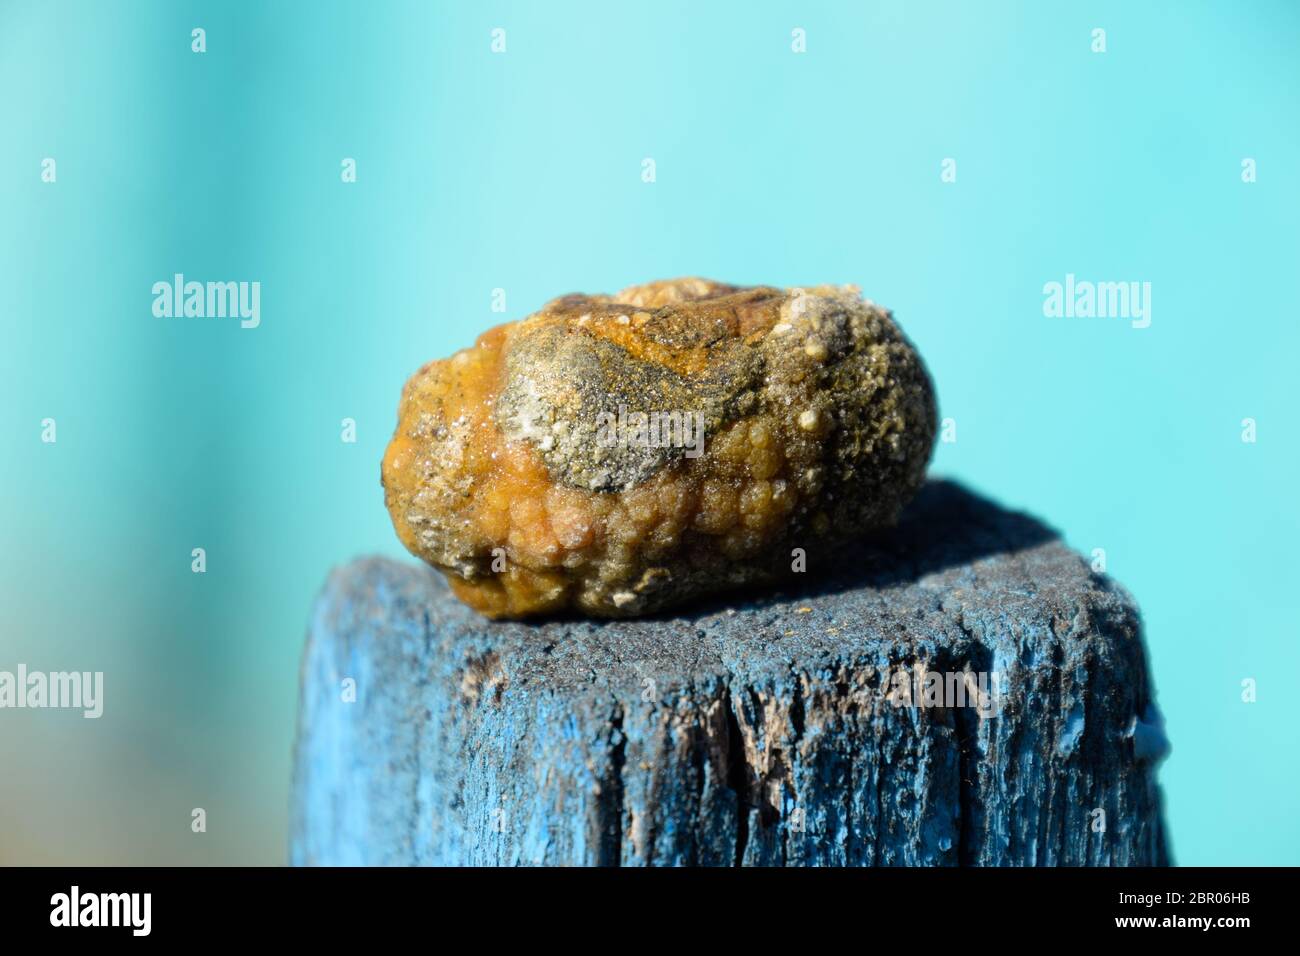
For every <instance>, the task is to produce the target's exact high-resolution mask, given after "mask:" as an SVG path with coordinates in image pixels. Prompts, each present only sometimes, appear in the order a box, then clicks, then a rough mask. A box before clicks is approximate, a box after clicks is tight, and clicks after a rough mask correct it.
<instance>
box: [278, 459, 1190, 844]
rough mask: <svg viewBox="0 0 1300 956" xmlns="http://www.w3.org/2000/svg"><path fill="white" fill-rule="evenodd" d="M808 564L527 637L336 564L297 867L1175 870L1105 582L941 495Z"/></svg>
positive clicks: (312, 698)
mask: <svg viewBox="0 0 1300 956" xmlns="http://www.w3.org/2000/svg"><path fill="white" fill-rule="evenodd" d="M807 566H808V570H807V574H806V581H807V584H806V586H805V587H804V588H803V589H800V590H797V591H796V590H793V589H788V590H787V591H786V592H785V593H782V594H766V595H764V594H758V595H753V594H750V595H737V596H734V597H732V598H731V599H730V601H722V602H717V603H714V604H711V605H708V606H703V607H699V608H695V609H692V610H691V611H690V612H686V613H682V614H679V615H674V616H665V617H661V618H653V619H645V620H629V621H591V620H585V619H584V620H579V619H566V620H558V621H550V622H546V623H541V624H536V623H534V624H526V623H494V622H489V621H487V620H485V619H483V618H482V617H479V616H478V615H476V614H475V613H474V612H472V611H470V610H468V609H467V608H465V607H464V606H462V605H461V604H460V603H459V602H457V601H456V600H455V599H454V598H453V597H451V596H450V594H449V592H448V589H447V586H446V584H445V583H444V582H443V580H442V578H441V576H440V575H439V574H437V573H436V572H433V571H431V570H429V569H428V568H425V567H423V566H419V565H415V564H407V563H399V562H394V561H391V560H387V559H382V558H371V559H366V560H360V561H357V562H355V563H353V564H350V565H348V566H346V567H344V568H341V569H339V570H336V571H335V572H334V573H333V574H332V575H331V577H330V579H329V581H328V583H327V584H326V586H325V589H324V591H323V593H322V594H321V596H320V598H319V600H318V602H317V604H316V607H315V609H314V612H313V615H312V619H311V624H310V628H309V633H308V640H307V647H306V650H305V653H304V656H303V663H302V697H301V704H300V713H299V728H298V742H297V747H296V755H295V779H294V790H293V821H292V836H291V850H290V857H291V860H292V862H293V863H295V864H401V865H405V864H451V865H480V864H487V865H517V864H522V865H532V864H547V865H549V864H571V865H573V864H576V865H591V864H597V865H623V866H637V865H722V866H731V865H736V864H745V865H786V866H825V865H848V866H870V865H1020V864H1040V865H1067V864H1076V865H1077V864H1085V865H1163V864H1165V863H1167V862H1168V855H1167V849H1166V840H1165V835H1164V829H1163V826H1162V821H1161V813H1160V796H1159V791H1158V789H1157V786H1156V783H1155V766H1156V764H1157V763H1158V762H1159V760H1160V758H1161V757H1163V756H1164V753H1165V752H1166V751H1167V749H1168V745H1167V743H1166V742H1165V739H1164V735H1163V732H1162V729H1161V725H1162V722H1161V720H1160V718H1159V713H1158V711H1157V710H1156V708H1155V705H1154V700H1153V694H1152V690H1151V685H1150V681H1149V677H1148V672H1147V666H1146V659H1145V653H1144V650H1143V646H1142V641H1141V635H1140V623H1139V618H1138V614H1137V611H1136V609H1135V606H1134V603H1133V601H1132V599H1131V598H1130V597H1129V596H1128V594H1127V592H1125V591H1124V590H1123V588H1121V587H1120V586H1119V585H1118V584H1116V583H1115V582H1114V581H1112V580H1110V579H1109V578H1107V577H1105V576H1104V575H1100V574H1096V573H1094V572H1093V571H1092V570H1091V568H1090V567H1089V565H1088V564H1087V563H1086V562H1085V560H1084V559H1083V558H1081V557H1080V556H1079V555H1077V554H1075V553H1073V552H1071V551H1070V550H1068V549H1067V548H1066V547H1065V546H1064V545H1062V543H1061V542H1060V541H1059V539H1058V538H1057V537H1056V535H1055V534H1054V533H1052V532H1051V531H1050V530H1049V529H1047V528H1046V527H1045V526H1043V525H1042V524H1040V523H1039V522H1037V521H1035V520H1033V519H1032V518H1029V517H1026V516H1024V515H1020V514H1015V513H1011V512H1008V511H1005V510H1003V509H1001V508H998V507H997V506H995V505H993V504H992V503H990V502H988V501H986V500H983V499H981V498H978V497H976V496H974V495H972V494H971V493H969V492H967V491H965V490H963V489H962V488H960V487H959V486H957V485H954V484H951V483H948V482H931V483H930V484H929V485H927V486H926V488H925V489H924V490H923V491H922V493H921V495H920V497H919V498H918V500H917V501H916V502H915V503H914V504H913V505H912V506H911V508H909V510H908V511H907V513H906V515H905V516H904V519H903V521H902V523H901V524H900V526H899V527H898V528H897V529H896V530H894V531H893V532H890V533H889V534H888V535H886V536H884V537H883V538H881V539H879V540H877V541H874V542H872V543H870V544H864V546H863V547H862V548H861V549H860V551H859V552H858V553H856V554H853V555H849V556H840V557H837V558H834V559H831V558H830V557H829V556H827V557H826V558H825V559H824V560H823V559H822V558H821V556H819V555H818V554H817V552H816V551H815V549H812V548H811V546H810V550H809V552H808V554H807ZM934 675H938V678H937V680H938V684H937V686H936V677H935V676H934ZM961 689H964V690H965V697H964V699H962V697H961ZM981 691H982V692H983V696H981Z"/></svg>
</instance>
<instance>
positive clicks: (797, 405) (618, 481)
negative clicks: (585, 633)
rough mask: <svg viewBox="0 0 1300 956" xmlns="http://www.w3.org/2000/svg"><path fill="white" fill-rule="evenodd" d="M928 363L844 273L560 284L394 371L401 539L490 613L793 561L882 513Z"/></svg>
mask: <svg viewBox="0 0 1300 956" xmlns="http://www.w3.org/2000/svg"><path fill="white" fill-rule="evenodd" d="M935 427H936V413H935V403H934V393H933V388H932V385H931V383H930V379H929V376H928V375H927V373H926V371H925V368H924V366H923V364H922V362H921V360H920V357H919V356H918V354H917V353H916V351H915V349H914V348H913V347H912V346H911V344H910V343H909V342H908V341H907V340H906V339H905V338H904V337H903V335H902V333H901V332H900V331H899V329H898V327H897V326H896V325H895V324H894V322H893V320H892V318H891V317H890V315H889V313H888V312H886V311H885V310H883V309H881V308H879V307H877V306H875V305H873V304H871V303H869V302H864V301H862V299H861V298H860V296H859V295H858V293H857V290H856V289H853V288H851V287H835V286H818V287H815V288H808V289H791V290H784V291H783V290H780V289H776V288H771V287H766V286H760V287H754V288H739V287H736V286H729V285H724V284H722V283H717V282H710V281H708V280H704V279H678V280H672V281H666V282H655V283H650V284H648V285H642V286H634V287H632V288H629V289H625V290H623V291H622V292H620V293H618V294H617V295H613V296H607V295H594V296H585V295H569V296H564V297H562V298H559V299H555V300H554V301H552V302H550V303H548V304H547V305H546V306H545V307H544V308H543V309H542V310H541V311H540V312H537V313H535V314H534V315H531V316H529V317H528V318H526V319H523V320H521V321H519V322H513V323H509V324H507V325H502V326H498V327H497V328H494V329H491V330H490V331H488V332H485V333H484V334H483V335H482V336H480V338H479V340H478V342H477V343H476V344H475V345H474V346H473V347H472V348H468V349H464V350H462V351H460V352H458V353H456V354H455V355H453V356H452V357H451V358H449V359H445V360H442V361H436V362H431V363H429V364H428V365H425V366H424V367H423V368H421V369H420V370H419V371H418V372H417V373H416V374H415V375H414V376H413V377H412V378H411V379H410V381H409V382H407V384H406V387H405V389H404V390H403V393H402V400H401V404H400V406H399V409H398V425H397V431H396V433H395V434H394V436H393V440H392V442H391V443H390V445H389V446H388V450H387V453H386V454H385V455H384V462H383V484H384V489H385V500H386V503H387V505H388V510H389V512H390V514H391V515H392V519H393V525H394V527H395V528H396V530H397V533H398V536H399V537H400V538H401V540H402V543H403V544H405V545H406V547H407V548H408V549H410V551H411V552H412V553H414V554H416V555H418V556H419V557H421V558H423V559H424V560H425V561H427V562H429V563H430V564H431V565H433V566H434V567H437V568H439V569H441V570H442V571H443V572H445V573H446V574H447V576H448V578H449V580H450V582H451V585H452V589H453V590H454V592H455V593H456V594H457V595H458V596H459V597H460V598H461V599H462V600H464V601H465V602H466V603H468V604H470V605H471V606H472V607H474V608H476V609H477V610H479V611H481V612H482V613H484V614H486V615H488V616H490V617H523V616H527V615H532V614H539V613H546V612H554V611H560V610H563V609H566V608H576V609H579V610H581V611H584V612H586V613H588V614H593V615H598V616H609V617H622V616H629V615H635V614H644V613H648V612H651V611H655V610H660V609H663V608H666V607H669V606H671V605H675V604H678V603H681V602H682V601H685V600H688V599H690V598H693V597H697V596H699V595H702V594H705V593H709V592H715V591H721V590H724V589H727V588H733V587H740V586H745V585H750V584H755V583H764V582H770V581H773V580H776V579H778V578H780V577H781V576H783V575H785V574H788V573H790V570H791V566H792V563H793V561H794V557H793V556H792V552H793V549H795V548H804V549H805V550H807V551H809V552H810V553H814V554H822V555H824V554H826V553H828V552H829V550H830V549H832V548H834V547H835V546H836V545H837V544H841V543H843V542H844V541H846V540H848V539H850V538H853V537H856V536H859V535H861V534H863V533H864V532H867V531H869V530H870V529H872V528H875V527H880V526H883V525H888V524H891V523H892V522H893V521H895V520H896V518H897V516H898V513H899V511H900V510H901V508H902V507H903V505H905V504H906V503H907V501H909V500H910V499H911V497H912V496H913V494H914V493H915V492H916V490H917V489H918V488H919V487H920V485H921V482H922V480H923V479H924V476H925V469H926V466H927V464H928V461H929V458H930V453H931V449H932V447H933V442H934V434H935Z"/></svg>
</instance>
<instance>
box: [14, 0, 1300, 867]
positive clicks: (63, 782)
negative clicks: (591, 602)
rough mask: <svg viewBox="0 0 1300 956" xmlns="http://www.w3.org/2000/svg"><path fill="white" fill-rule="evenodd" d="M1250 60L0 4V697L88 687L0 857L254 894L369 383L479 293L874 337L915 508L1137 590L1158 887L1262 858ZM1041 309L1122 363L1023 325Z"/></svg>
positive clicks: (1287, 337) (435, 14) (1215, 52)
mask: <svg viewBox="0 0 1300 956" xmlns="http://www.w3.org/2000/svg"><path fill="white" fill-rule="evenodd" d="M193 27H203V28H205V29H206V31H207V52H206V53H204V54H202V55H198V54H194V53H192V52H191V49H190V43H191V38H190V31H191V29H192V28H193ZM494 27H503V28H505V29H506V31H507V34H506V36H507V52H506V53H505V54H503V55H494V54H492V53H491V51H490V48H489V44H490V36H489V33H490V31H491V30H492V28H494ZM795 27H802V28H804V29H805V30H806V31H807V44H808V49H807V52H806V53H804V54H801V55H800V54H794V53H792V52H791V47H790V43H791V30H792V29H793V28H795ZM1094 27H1102V28H1104V29H1105V30H1106V31H1107V47H1108V49H1107V52H1106V53H1104V54H1094V53H1092V52H1091V49H1090V46H1091V42H1092V38H1091V30H1092V29H1093V28H1094ZM1298 40H1300V5H1297V4H1293V3H1264V2H1256V3H1250V4H1242V3H1233V2H1227V0H1224V2H1216V3H1209V2H1189V3H1174V2H1169V3H1156V2H1149V3H1140V4H1137V3H1113V4H1108V3H1089V4H1086V5H1084V4H1063V3H1000V4H992V5H986V4H979V5H976V4H961V3H916V2H911V3H902V2H899V3H877V2H870V3H847V2H846V3H820V4H798V5H795V4H789V3H756V2H753V0H744V2H734V3H699V2H661V0H656V2H653V3H645V4H626V5H624V4H619V5H615V4H610V3H596V2H592V3H581V4H578V3H515V4H492V3H469V2H464V3H451V2H446V3H421V4H402V5H396V4H389V3H338V2H311V3H306V2H303V3H288V2H277V3H266V4H253V3H222V4H212V3H198V2H195V3H171V2H168V3H164V2H156V3H146V2H128V3H116V4H113V3H91V2H85V3H61V2H12V0H4V2H0V91H2V92H0V144H2V146H0V223H2V225H3V228H2V229H0V242H3V246H2V247H0V252H3V256H2V257H0V322H2V323H3V338H2V339H0V341H2V342H3V346H2V347H0V448H2V454H0V475H2V476H3V490H4V493H3V496H0V540H3V542H4V546H3V548H2V549H0V587H2V589H3V591H2V594H3V600H2V601H0V669H10V670H12V669H14V668H15V667H16V665H17V664H18V663H20V662H21V663H26V664H27V665H28V666H29V667H30V668H33V669H42V670H63V669H76V670H102V671H104V672H105V684H106V688H105V698H106V699H105V714H104V716H103V717H102V718H101V719H100V720H98V721H91V720H84V719H82V718H81V716H80V714H79V713H71V712H61V711H48V710H47V711H30V710H29V711H12V710H7V711H0V768H2V769H0V820H2V821H3V825H2V826H0V862H6V863H16V862H23V863H47V862H48V863H111V862H122V863H128V862H129V863H163V862H183V863H234V862H255V863H280V862H283V861H284V859H285V839H286V820H287V802H288V782H289V756H290V747H291V742H292V735H293V722H294V715H295V707H296V693H297V689H296V678H297V662H298V656H299V652H300V649H301V643H302V638H303V634H304V628H305V625H306V621H307V613H308V608H309V605H310V602H311V600H312V598H313V595H314V594H315V593H316V591H317V590H318V588H319V587H320V585H321V583H322V581H323V579H324V576H325V574H326V572H327V571H328V569H329V568H330V567H331V566H333V565H336V564H339V563H342V562H344V561H346V560H348V559H349V558H351V557H353V556H354V555H358V554H363V553H367V552H383V553H387V554H391V555H400V554H404V552H403V551H402V549H401V547H400V545H399V544H398V543H397V541H396V539H395V537H394V535H393V532H392V529H391V526H390V524H389V521H388V517H387V514H386V513H385V511H384V508H383V503H382V494H381V490H380V487H379V460H380V457H381V455H382V452H383V448H384V446H385V444H386V442H387V440H388V437H389V435H390V433H391V431H392V428H393V425H394V421H395V417H394V415H395V409H396V404H397V398H398V393H399V390H400V387H401V385H402V383H403V381H404V380H405V378H406V377H407V376H408V375H409V374H410V373H411V372H412V371H414V369H415V368H416V367H417V366H419V365H420V364H422V363H423V362H424V361H426V360H427V359H430V358H434V357H439V356H443V355H446V354H448V353H450V352H451V351H453V350H454V349H456V348H459V347H461V346H464V345H467V344H469V343H470V342H472V340H473V338H474V337H475V336H476V335H477V334H478V333H479V332H481V331H482V330H484V329H485V328H487V327H489V326H490V325H493V324H495V323H496V322H498V321H500V320H501V319H502V318H503V316H501V315H497V314H494V313H493V312H492V311H491V308H490V306H491V294H492V290H493V289H494V288H498V287H499V288H503V289H505V290H506V295H507V306H508V310H507V315H506V316H505V317H508V318H517V317H520V316H522V315H524V314H526V313H527V312H529V311H531V310H533V309H535V308H537V307H538V306H540V305H541V304H542V303H543V302H544V301H545V300H547V299H549V298H551V297H552V296H554V295H557V294H560V293H564V292H569V291H575V290H586V291H612V290H616V289H618V288H620V287H622V286H624V285H627V284H630V283H633V282H637V281H642V280H647V279H652V278H661V277H668V276H675V275H680V274H701V275H706V276H711V277H715V278H719V279H725V280H728V281H732V282H739V283H760V282H763V283H773V284H783V285H798V284H812V283H820V282H855V283H858V284H860V285H861V286H862V287H863V289H864V291H865V293H866V294H867V295H868V296H870V297H871V298H873V299H875V300H876V301H878V302H881V303H882V304H885V305H888V306H889V307H890V308H892V309H894V310H895V312H896V315H897V317H898V319H899V321H900V322H901V323H902V325H903V327H904V328H905V330H906V331H907V333H908V334H909V335H910V336H911V337H912V338H913V340H914V341H915V342H916V343H917V345H918V346H919V347H920V348H921V350H922V352H923V353H924V355H925V357H926V359H927V361H928V363H929V366H930V369H931V371H932V373H933V375H934V377H935V379H936V381H937V383H938V388H939V393H940V401H941V408H942V414H943V415H944V416H948V417H951V418H953V419H955V421H956V422H957V429H958V431H957V436H958V440H957V441H956V442H955V443H952V444H945V445H941V446H940V447H939V449H938V452H937V455H936V460H935V465H934V470H935V472H936V473H941V474H947V475H952V476H956V477H958V478H960V479H962V480H964V481H966V482H968V483H969V484H971V485H972V486H973V487H975V488H976V489H978V490H980V491H982V492H984V493H986V494H989V495H991V496H993V497H995V498H997V499H998V500H1000V501H1002V502H1004V503H1006V504H1008V505H1012V506H1015V507H1018V508H1024V509H1028V510H1030V511H1032V512H1034V513H1036V514H1038V515H1040V516H1042V517H1044V518H1045V519H1046V520H1048V521H1049V522H1050V523H1052V524H1053V525H1055V526H1056V527H1058V528H1060V529H1061V530H1062V532H1063V533H1064V534H1065V536H1066V537H1067V539H1068V540H1069V542H1070V543H1071V544H1073V545H1074V546H1075V547H1077V548H1079V549H1080V550H1082V551H1084V552H1085V553H1086V552H1090V551H1091V550H1092V549H1093V548H1097V547H1100V548H1104V549H1105V550H1106V553H1107V560H1108V569H1109V571H1110V572H1111V573H1113V574H1114V575H1115V576H1116V577H1117V578H1118V579H1120V580H1121V581H1123V582H1124V584H1125V585H1127V586H1128V587H1129V588H1130V589H1131V590H1132V591H1133V592H1134V594H1135V595H1137V597H1138V599H1139V601H1140V603H1141V605H1142V608H1143V611H1144V614H1145V620H1146V625H1147V635H1148V639H1149V645H1150V652H1151V658H1152V661H1153V665H1154V669H1155V676H1156V681H1157V686H1158V690H1159V700H1160V704H1161V706H1162V708H1163V710H1164V712H1165V715H1166V718H1167V720H1168V731H1169V735H1170V737H1171V738H1172V741H1173V745H1174V752H1173V756H1172V757H1171V758H1170V759H1169V760H1168V761H1167V762H1166V763H1165V764H1164V766H1163V767H1162V770H1161V780H1162V783H1163V785H1164V787H1165V794H1166V806H1167V811H1168V819H1169V823H1170V825H1171V829H1172V835H1173V849H1174V853H1175V857H1176V859H1177V861H1178V862H1180V863H1185V864H1229V863H1248V864H1265V863H1268V864H1294V863H1297V862H1300V822H1298V817H1297V812H1296V811H1297V803H1298V801H1297V784H1298V782H1300V760H1298V759H1297V757H1298V750H1300V748H1298V747H1297V743H1298V737H1300V730H1298V728H1300V724H1298V723H1297V721H1296V719H1295V709H1294V706H1295V705H1294V701H1293V699H1292V695H1293V693H1294V688H1293V687H1292V681H1291V678H1292V676H1294V675H1295V674H1296V673H1297V668H1298V667H1300V660H1298V659H1297V658H1298V656H1300V655H1297V624H1296V620H1297V616H1296V613H1295V612H1296V607H1297V598H1296V595H1297V585H1296V570H1297V562H1296V554H1297V549H1296V544H1297V532H1298V531H1300V527H1297V525H1298V524H1300V504H1298V503H1297V496H1296V475H1297V465H1298V464H1300V456H1298V455H1297V448H1298V447H1300V446H1298V445H1297V406H1296V401H1295V387H1296V386H1295V382H1296V371H1295V364H1296V355H1297V347H1298V346H1300V333H1298V332H1297V318H1296V305H1295V292H1294V281H1295V277H1296V274H1297V264H1298V263H1300V238H1298V232H1297V226H1296V221H1297V220H1296V213H1297V209H1300V201H1298V200H1300V185H1298V184H1300V175H1298V174H1300V122H1297V120H1298V119H1300V111H1298V110H1297V107H1298V106H1300V57H1298V56H1297V49H1298V46H1297V41H1298ZM45 157H53V158H55V159H56V161H57V176H58V178H57V182H55V183H53V184H47V183H42V182H41V178H40V172H41V165H40V164H41V161H42V159H43V158H45ZM344 157H353V158H355V159H356V161H357V170H358V181H357V182H356V183H354V184H344V183H342V182H341V181H340V163H341V161H342V159H343V158H344ZM645 157H652V158H654V160H655V161H656V164H657V181H656V182H654V183H652V184H648V183H644V182H642V180H641V161H642V159H643V158H645ZM945 157H952V158H955V159H956V160H957V163H958V167H957V169H958V179H957V182H956V183H951V184H945V183H942V182H940V176H939V174H940V163H941V161H942V160H943V159H944V158H945ZM1243 157H1253V158H1254V159H1255V160H1256V161H1257V163H1258V182H1256V183H1253V184H1245V183H1243V182H1242V180H1241V175H1240V173H1241V165H1240V164H1241V160H1242V158H1243ZM175 272H183V273H185V274H186V276H187V277H190V278H193V279H198V280H201V281H206V280H249V281H251V280H258V281H260V282H261V283H262V323H261V327H260V328H258V329H255V330H242V329H240V328H239V327H238V323H237V322H236V321H234V320H203V319H183V318H182V319H158V318H155V317H154V316H153V314H152V311H151V306H152V294H151V291H150V290H151V287H152V284H153V283H154V282H156V281H159V280H163V281H169V280H170V278H171V276H172V274H173V273H175ZM1067 272H1073V273H1075V274H1076V275H1078V276H1079V277H1080V278H1085V279H1093V280H1099V279H1106V280H1138V281H1149V282H1151V283H1152V286H1153V289H1152V324H1151V327H1150V328H1147V329H1143V330H1135V329H1132V328H1130V327H1129V324H1128V322H1126V321H1123V320H1119V319H1048V318H1045V317H1044V316H1043V313H1042V301H1043V295H1042V287H1043V284H1044V283H1045V282H1049V281H1053V280H1055V281H1062V280H1064V277H1065V275H1066V273H1067ZM46 417H52V418H55V419H56V421H57V427H58V441H57V443H56V444H53V445H49V444H43V443H42V442H41V440H40V432H41V425H40V422H41V420H42V419H43V418H46ZM346 417H351V418H354V419H355V420H356V422H357V441H356V443H355V444H345V443H343V442H342V441H341V440H340V422H341V420H342V419H343V418H346ZM1246 417H1251V418H1254V419H1256V421H1257V423H1258V441H1257V442H1256V443H1254V444H1248V443H1244V442H1243V441H1242V440H1241V421H1242V419H1243V418H1246ZM195 547H204V548H206V549H207V556H208V570H207V573H206V574H202V575H200V574H193V573H191V571H190V561H191V558H190V552H191V549H192V548H195ZM1245 678H1254V679H1255V680H1256V681H1257V682H1258V700H1257V702H1255V703H1251V704H1247V703H1243V702H1242V700H1241V681H1242V680H1243V679H1245ZM194 807H202V808H204V809H205V810H206V811H207V821H208V827H207V832H206V833H205V834H194V833H192V832H191V829H190V819H191V809H192V808H194Z"/></svg>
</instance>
